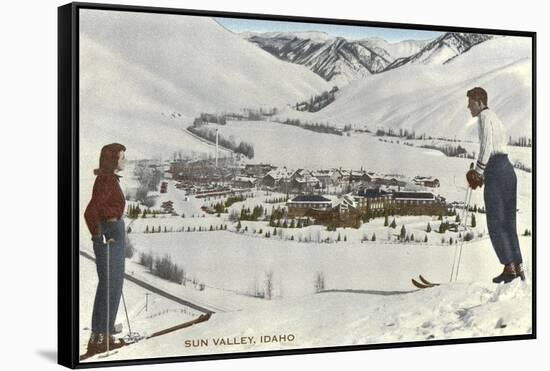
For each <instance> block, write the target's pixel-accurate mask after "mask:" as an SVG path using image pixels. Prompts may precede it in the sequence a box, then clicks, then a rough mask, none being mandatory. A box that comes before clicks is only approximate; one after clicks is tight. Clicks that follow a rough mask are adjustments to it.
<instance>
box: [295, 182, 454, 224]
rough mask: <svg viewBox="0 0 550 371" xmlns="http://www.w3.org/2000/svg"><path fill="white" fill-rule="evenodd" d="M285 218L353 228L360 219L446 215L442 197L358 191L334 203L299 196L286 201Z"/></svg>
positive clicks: (324, 198)
mask: <svg viewBox="0 0 550 371" xmlns="http://www.w3.org/2000/svg"><path fill="white" fill-rule="evenodd" d="M287 207H288V216H289V217H291V218H296V217H312V218H314V219H316V220H317V221H318V222H320V223H321V224H328V223H333V224H335V225H336V226H350V227H351V226H355V225H356V224H357V222H358V221H359V220H360V219H362V218H363V217H364V216H367V217H376V216H384V215H446V214H447V204H446V201H445V198H443V197H440V196H437V195H435V194H434V193H432V192H425V191H393V192H388V191H384V190H382V189H379V188H375V189H362V190H359V191H358V192H357V194H353V195H352V194H346V195H344V196H342V197H340V198H338V199H336V200H331V199H329V198H327V197H325V196H321V195H300V196H297V197H295V198H293V199H292V200H289V201H288V202H287Z"/></svg>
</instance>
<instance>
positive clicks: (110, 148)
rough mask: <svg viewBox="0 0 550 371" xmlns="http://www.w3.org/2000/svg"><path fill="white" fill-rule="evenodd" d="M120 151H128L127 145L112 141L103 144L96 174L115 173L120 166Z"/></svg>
mask: <svg viewBox="0 0 550 371" xmlns="http://www.w3.org/2000/svg"><path fill="white" fill-rule="evenodd" d="M120 151H126V147H124V146H123V145H122V144H120V143H111V144H107V145H105V146H103V148H101V154H100V155H99V168H97V169H95V170H94V174H95V175H98V174H101V173H114V172H115V170H116V168H117V166H118V154H119V153H120Z"/></svg>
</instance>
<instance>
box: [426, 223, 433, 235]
mask: <svg viewBox="0 0 550 371" xmlns="http://www.w3.org/2000/svg"><path fill="white" fill-rule="evenodd" d="M431 231H432V226H431V225H430V223H429V222H428V226H427V227H426V232H428V233H430V232H431Z"/></svg>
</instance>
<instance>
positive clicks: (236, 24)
mask: <svg viewBox="0 0 550 371" xmlns="http://www.w3.org/2000/svg"><path fill="white" fill-rule="evenodd" d="M214 19H215V20H216V21H217V22H218V23H219V24H221V25H222V26H223V27H225V28H227V29H228V30H230V31H232V32H235V33H241V32H245V31H251V32H303V31H321V32H326V33H327V34H329V35H332V36H340V37H343V38H345V39H347V40H357V39H364V38H369V37H380V38H382V39H384V40H386V41H388V42H391V43H393V42H398V41H402V40H430V39H434V38H436V37H438V36H439V35H441V34H442V33H441V32H435V31H419V30H405V29H398V28H379V27H363V26H347V25H334V24H321V23H301V22H284V21H266V20H253V19H239V18H221V17H215V18H214Z"/></svg>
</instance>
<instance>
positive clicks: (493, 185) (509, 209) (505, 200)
mask: <svg viewBox="0 0 550 371" xmlns="http://www.w3.org/2000/svg"><path fill="white" fill-rule="evenodd" d="M484 178H485V184H484V187H485V190H484V192H483V197H484V200H485V210H486V212H487V229H488V230H489V237H490V238H491V243H492V244H493V248H494V249H495V252H496V254H497V256H498V259H499V260H500V263H501V264H509V263H522V262H523V260H522V257H521V251H520V248H519V241H518V234H517V230H516V204H517V195H516V191H517V178H516V173H515V171H514V167H513V166H512V164H511V163H510V161H509V160H508V156H507V155H493V156H491V158H490V159H489V161H488V162H487V166H486V167H485V172H484Z"/></svg>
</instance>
